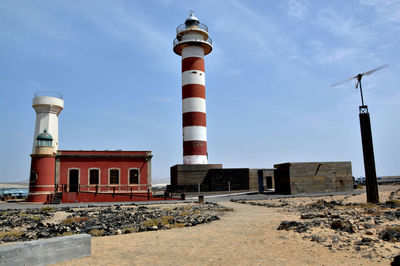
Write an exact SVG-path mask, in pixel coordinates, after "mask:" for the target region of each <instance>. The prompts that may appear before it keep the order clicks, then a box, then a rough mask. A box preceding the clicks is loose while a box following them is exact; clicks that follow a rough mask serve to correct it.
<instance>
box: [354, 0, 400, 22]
mask: <svg viewBox="0 0 400 266" xmlns="http://www.w3.org/2000/svg"><path fill="white" fill-rule="evenodd" d="M361 4H362V5H365V6H370V7H373V8H374V9H375V11H376V12H377V14H378V16H379V20H378V23H400V2H399V1H398V0H386V1H380V0H362V1H361Z"/></svg>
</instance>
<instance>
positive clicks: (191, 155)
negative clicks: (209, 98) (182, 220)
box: [174, 12, 212, 164]
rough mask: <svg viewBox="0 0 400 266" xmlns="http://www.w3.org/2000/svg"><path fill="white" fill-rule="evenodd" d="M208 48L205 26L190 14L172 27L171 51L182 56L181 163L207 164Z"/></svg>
mask: <svg viewBox="0 0 400 266" xmlns="http://www.w3.org/2000/svg"><path fill="white" fill-rule="evenodd" d="M211 50H212V41H211V39H210V38H209V37H208V28H207V26H206V25H204V24H202V23H200V21H199V20H198V19H197V18H196V17H195V16H194V14H193V12H191V13H190V15H189V17H188V18H187V19H186V21H185V23H184V24H182V25H179V26H178V27H177V28H176V39H175V40H174V52H175V53H176V54H177V55H180V56H182V122H183V163H184V164H207V161H208V154H207V124H206V87H205V71H204V56H205V55H207V54H209V53H210V52H211Z"/></svg>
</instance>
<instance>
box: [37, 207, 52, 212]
mask: <svg viewBox="0 0 400 266" xmlns="http://www.w3.org/2000/svg"><path fill="white" fill-rule="evenodd" d="M40 211H41V212H52V211H54V208H53V207H42V208H41V209H40Z"/></svg>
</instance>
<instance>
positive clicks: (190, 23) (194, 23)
mask: <svg viewBox="0 0 400 266" xmlns="http://www.w3.org/2000/svg"><path fill="white" fill-rule="evenodd" d="M199 24H200V21H199V19H198V18H196V16H195V15H194V13H193V12H190V15H189V17H188V18H187V19H186V21H185V25H186V27H192V26H198V25H199Z"/></svg>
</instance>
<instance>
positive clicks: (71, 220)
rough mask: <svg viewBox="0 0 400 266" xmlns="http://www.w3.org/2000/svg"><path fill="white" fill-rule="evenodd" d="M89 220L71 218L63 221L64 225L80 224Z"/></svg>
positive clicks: (85, 218)
mask: <svg viewBox="0 0 400 266" xmlns="http://www.w3.org/2000/svg"><path fill="white" fill-rule="evenodd" d="M87 220H89V217H71V218H66V219H64V220H62V223H63V224H73V223H80V222H84V221H87Z"/></svg>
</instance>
